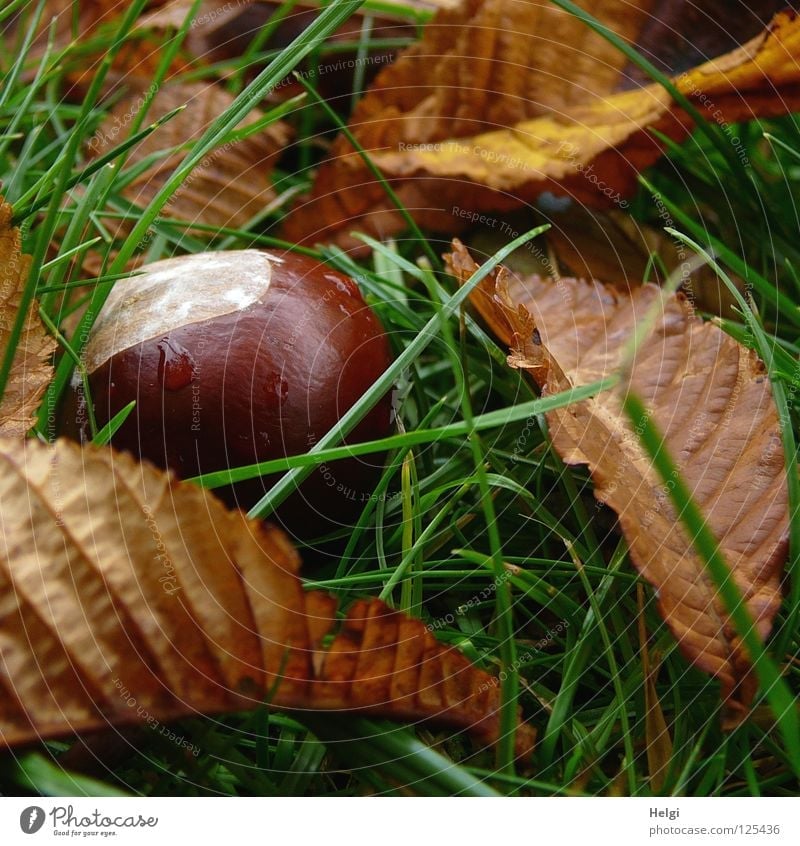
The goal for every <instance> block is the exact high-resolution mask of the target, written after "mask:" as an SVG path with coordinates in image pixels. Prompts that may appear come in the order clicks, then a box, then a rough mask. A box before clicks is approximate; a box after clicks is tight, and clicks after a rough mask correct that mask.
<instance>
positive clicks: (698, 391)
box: [447, 241, 789, 723]
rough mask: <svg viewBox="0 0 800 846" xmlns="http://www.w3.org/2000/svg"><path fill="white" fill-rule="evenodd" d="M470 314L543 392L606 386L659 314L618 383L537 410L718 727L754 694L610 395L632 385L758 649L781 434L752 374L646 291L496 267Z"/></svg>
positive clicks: (705, 329) (656, 292)
mask: <svg viewBox="0 0 800 846" xmlns="http://www.w3.org/2000/svg"><path fill="white" fill-rule="evenodd" d="M454 245H455V246H454V251H453V253H452V254H450V255H449V256H448V257H447V261H448V265H449V268H450V271H451V272H452V273H453V274H454V275H455V276H456V278H458V279H459V280H460V281H462V282H463V281H464V280H465V279H467V278H468V277H469V275H470V274H471V273H472V272H473V271H474V270H475V268H476V265H475V263H474V262H473V260H472V258H471V257H470V255H469V254H468V253H467V251H466V250H465V249H464V248H463V246H462V245H461V244H460V243H459V242H458V241H456V242H454ZM473 302H474V303H475V306H476V307H477V309H478V311H479V312H480V314H481V315H482V316H483V318H484V319H485V320H486V322H487V323H488V324H489V326H490V327H491V329H492V330H493V331H494V332H495V334H496V335H497V336H498V337H499V338H500V339H501V340H502V341H504V342H505V343H507V344H508V345H510V347H511V356H510V357H509V364H510V365H511V366H513V367H517V368H521V369H523V370H525V371H527V372H528V373H529V374H530V375H531V376H532V377H533V378H534V380H535V381H536V382H537V383H538V385H539V386H540V387H541V390H542V393H543V394H553V393H557V392H559V391H562V390H565V389H567V388H569V387H571V386H574V385H581V384H586V383H589V382H593V381H595V380H597V379H601V378H604V377H607V376H610V375H612V374H613V373H614V372H616V370H617V368H618V366H619V364H620V361H621V357H622V354H623V350H624V348H625V345H626V344H627V343H628V341H629V339H630V338H631V337H633V336H634V333H636V331H637V325H638V323H639V321H640V320H641V319H642V318H643V317H644V315H645V314H646V313H647V312H648V310H649V309H650V308H651V307H653V306H658V307H659V308H660V311H659V316H658V320H657V323H656V325H655V328H654V329H653V331H652V332H651V333H650V334H649V335H648V336H647V337H646V338H645V339H643V341H642V344H641V346H640V348H639V350H638V352H637V354H636V359H635V361H634V364H633V367H632V370H631V375H630V379H629V383H628V385H624V384H623V385H620V386H619V387H617V388H615V389H613V390H610V391H606V392H605V393H602V394H600V395H598V396H597V397H594V398H592V399H590V400H586V401H584V402H580V403H576V404H574V405H571V406H569V407H567V408H562V409H558V410H556V411H552V412H550V413H549V414H548V415H547V421H548V427H549V432H550V437H551V439H552V442H553V445H554V447H555V449H556V451H557V452H558V453H559V455H560V456H561V457H562V458H563V459H564V461H565V462H566V463H567V464H586V465H588V467H589V470H590V472H591V474H592V478H593V480H594V485H595V496H596V497H597V499H598V500H600V501H601V502H603V503H605V504H606V505H608V506H609V507H610V508H612V509H613V510H614V511H615V512H616V513H617V514H618V516H619V521H620V525H621V527H622V531H623V532H624V534H625V538H626V539H627V541H628V545H629V547H630V553H631V558H632V560H633V562H634V564H635V565H636V567H637V568H638V570H639V571H640V572H641V574H642V575H643V576H644V577H645V578H646V579H647V580H648V581H649V582H650V583H651V584H652V585H653V587H654V588H655V591H656V596H657V598H658V607H659V610H660V613H661V615H662V617H663V618H664V620H665V621H666V623H667V625H668V626H669V627H670V629H671V630H672V632H673V634H674V635H675V637H676V638H677V641H678V643H679V645H680V648H681V650H682V652H683V653H684V655H686V657H687V658H688V659H689V660H690V661H691V662H692V663H693V664H695V665H696V666H697V667H699V668H700V669H702V670H704V671H705V672H707V673H710V674H712V675H714V676H716V677H717V678H718V679H719V681H720V683H721V687H722V695H723V697H724V699H725V700H726V703H727V705H728V706H729V722H731V723H732V722H735V721H736V720H737V719H740V718H741V717H742V716H743V715H744V714H745V713H746V710H747V706H748V704H749V703H750V701H751V700H752V698H753V695H754V692H755V687H756V681H755V678H754V676H753V674H752V672H751V667H750V662H749V660H748V656H747V654H746V652H745V650H744V648H743V646H742V643H741V640H740V638H739V637H738V635H737V634H736V632H735V629H734V627H733V625H732V623H731V622H730V620H729V618H728V615H727V613H726V611H725V606H724V603H723V602H722V600H721V598H720V597H719V595H718V593H717V590H716V587H715V585H714V582H713V580H712V578H711V576H710V575H709V574H708V573H707V572H706V571H705V568H704V565H703V563H702V560H701V559H700V558H699V557H698V555H697V554H696V553H695V551H694V548H693V546H692V542H691V540H690V538H689V537H688V535H687V533H686V531H685V530H684V528H683V525H682V523H681V521H680V519H679V517H678V516H677V515H676V513H675V512H674V509H673V507H672V504H671V501H670V499H669V490H668V488H667V485H665V484H662V482H661V480H660V478H659V476H658V475H657V473H656V471H655V470H654V468H653V467H652V464H651V462H650V460H649V458H648V456H647V454H646V453H645V451H644V450H643V448H642V447H641V445H640V442H639V438H638V437H637V434H636V432H635V431H634V429H633V427H632V426H631V424H630V422H629V420H628V418H627V416H626V415H625V413H624V412H623V410H622V404H621V399H622V396H623V394H622V391H624V390H627V389H628V388H630V390H633V391H635V392H636V393H637V394H638V395H639V396H640V397H641V398H642V400H643V401H644V403H645V405H646V407H647V408H648V410H649V413H650V414H651V416H652V420H653V422H654V423H655V424H656V426H657V427H658V429H659V430H660V431H661V432H662V433H663V436H664V438H665V443H666V446H667V449H668V450H669V452H670V454H671V456H672V457H673V459H674V460H675V462H676V464H677V466H678V469H679V471H680V473H681V474H682V476H683V478H684V479H685V481H686V483H687V485H688V486H689V489H690V490H691V492H692V494H693V496H694V498H695V500H696V502H697V504H698V505H699V507H700V508H701V510H702V511H703V513H704V515H705V517H706V519H707V521H708V524H709V526H710V528H711V529H712V530H713V532H714V534H715V536H716V538H717V540H718V541H719V543H720V548H721V550H722V552H723V553H724V555H725V558H726V560H727V562H728V565H729V566H730V568H731V573H732V575H733V578H734V580H735V582H736V584H737V586H738V587H739V590H740V591H741V592H742V594H743V596H744V598H745V600H746V603H747V607H748V609H749V611H750V614H751V616H752V618H753V620H754V621H755V625H756V627H757V630H758V633H759V635H760V636H761V637H762V638H766V636H767V635H768V633H769V631H770V628H771V625H772V620H773V618H774V616H775V614H776V612H777V610H778V606H779V605H780V601H781V590H780V577H781V570H782V567H783V564H784V562H785V559H786V555H787V547H788V528H789V509H788V487H787V483H786V467H785V464H784V453H783V447H782V443H781V433H780V424H779V420H778V414H777V410H776V408H775V404H774V402H773V399H772V393H771V390H770V384H769V380H768V378H767V376H766V374H765V372H764V367H763V365H762V363H761V362H760V360H759V359H758V358H757V356H756V355H755V353H754V352H753V351H752V350H748V349H746V348H745V347H743V346H742V345H740V344H738V343H737V342H736V341H734V340H733V339H732V338H731V337H729V336H728V335H726V334H725V333H724V332H722V331H721V330H720V329H719V328H718V327H717V326H715V325H713V324H711V323H705V322H703V321H702V320H700V319H699V318H697V317H696V316H694V314H693V312H692V309H691V305H690V303H689V301H688V300H687V299H686V298H685V297H683V296H681V295H677V296H671V297H667V298H663V297H662V292H661V291H660V289H658V288H657V287H656V286H654V285H644V286H642V287H640V288H637V289H635V290H633V291H632V292H631V293H630V294H628V293H627V292H626V293H620V292H618V291H616V290H615V289H614V288H612V287H611V286H606V285H602V284H600V283H599V282H584V281H582V280H575V279H560V280H559V281H558V282H552V281H544V280H542V279H540V278H539V277H537V276H533V277H529V278H520V277H512V276H510V275H508V274H507V273H506V272H505V271H504V270H502V269H501V270H500V271H498V272H497V273H496V274H495V276H494V277H493V278H491V279H489V280H487V282H486V283H484V285H483V287H482V288H480V289H478V291H477V293H476V294H475V296H474V298H473Z"/></svg>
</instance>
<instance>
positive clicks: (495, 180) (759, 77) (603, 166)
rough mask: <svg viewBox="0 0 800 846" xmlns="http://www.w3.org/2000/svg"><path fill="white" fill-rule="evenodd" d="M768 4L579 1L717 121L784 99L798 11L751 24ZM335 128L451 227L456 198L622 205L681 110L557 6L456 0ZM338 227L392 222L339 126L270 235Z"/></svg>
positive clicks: (793, 103)
mask: <svg viewBox="0 0 800 846" xmlns="http://www.w3.org/2000/svg"><path fill="white" fill-rule="evenodd" d="M783 5H784V4H783V3H782V2H779V0H776V2H772V1H771V0H770V2H764V3H760V4H758V8H757V10H755V11H754V10H753V9H748V10H747V13H746V14H741V15H739V14H737V15H731V14H730V9H729V7H728V6H727V5H726V4H724V3H722V2H719V0H712V1H711V2H709V0H706V2H704V3H702V4H697V3H691V2H687V0H636V2H622V0H598V2H594V3H592V4H591V7H590V10H591V12H592V14H593V15H595V16H596V17H597V18H599V19H600V20H601V21H602V22H603V23H605V24H606V25H607V26H608V27H609V28H610V29H611V30H613V31H614V32H615V33H617V34H618V35H620V36H621V37H622V38H623V39H625V40H626V41H628V42H630V43H632V44H634V45H635V46H638V47H639V48H640V49H642V50H644V51H645V52H646V54H647V55H648V57H649V58H651V59H652V60H654V61H655V62H656V64H658V65H660V66H661V67H662V68H663V69H665V70H667V71H668V72H669V73H671V74H672V75H673V78H674V81H675V84H676V85H677V87H678V89H679V90H680V91H681V92H682V93H683V94H684V95H685V96H687V97H688V98H689V99H690V100H691V101H692V102H693V104H694V105H695V107H696V108H697V109H698V110H699V111H700V113H701V114H703V115H705V116H706V117H707V118H708V120H710V121H712V122H718V123H720V125H722V126H723V128H724V127H725V126H728V124H730V123H732V122H735V121H740V120H748V119H751V118H753V117H757V116H768V115H775V114H783V113H786V112H789V111H792V110H793V109H795V108H798V107H800V93H799V92H800V62H797V61H796V59H795V57H796V56H797V54H798V52H799V51H800V20H798V19H797V17H796V15H795V14H794V13H792V12H785V13H780V14H778V15H776V17H775V18H774V20H773V21H772V22H771V23H770V24H769V26H768V27H767V29H766V30H764V28H763V27H764V24H766V23H767V21H768V20H769V15H770V14H772V13H774V12H776V11H777V10H779V9H781V8H782V7H783ZM717 21H719V23H717ZM673 27H674V28H673ZM731 33H732V35H731ZM732 36H733V37H732ZM746 39H750V40H749V41H747V43H744V44H742V42H743V41H745V40H746ZM732 42H733V43H732ZM738 44H742V46H738ZM733 47H735V49H731V48H733ZM726 50H727V51H730V52H725V51H726ZM721 54H724V55H721ZM711 57H716V58H711ZM709 58H711V60H710V61H708V59H709ZM699 59H703V60H706V61H705V62H704V63H703V64H701V65H699V66H698V67H694V64H695V63H696V62H697V61H698V60H699ZM350 128H351V130H352V131H353V133H354V134H355V136H356V138H357V139H358V140H359V142H360V143H361V144H362V146H363V147H365V148H366V150H367V151H368V152H369V153H370V155H371V157H372V159H373V161H374V162H375V164H377V165H378V167H379V168H380V169H381V170H382V171H383V173H384V174H385V175H386V176H387V177H388V178H389V179H390V181H392V183H393V187H394V188H395V189H396V190H397V191H398V193H399V196H400V198H401V199H402V200H403V201H404V203H405V205H406V207H407V208H408V209H409V210H410V211H411V212H412V214H414V216H415V217H416V218H417V219H418V221H419V222H420V223H422V224H423V225H425V226H428V227H429V228H432V229H436V230H439V231H444V232H448V233H452V232H453V231H458V230H459V228H463V226H464V225H465V219H464V214H463V212H464V211H465V210H468V211H475V210H481V211H504V210H508V209H511V208H514V207H518V206H520V205H522V204H524V203H528V202H531V201H533V200H535V199H536V198H537V197H538V196H539V195H540V194H541V193H542V192H543V191H545V190H550V191H552V192H555V193H556V194H560V195H570V196H572V197H573V198H575V199H576V200H578V201H580V202H582V203H585V204H587V205H590V206H595V207H610V206H613V205H614V204H618V203H624V198H625V197H627V196H629V195H630V194H631V193H632V192H633V191H634V190H635V187H636V176H637V173H638V172H639V171H640V170H641V169H643V168H644V167H647V166H648V165H650V164H652V163H653V162H655V161H656V160H657V159H658V158H659V156H661V154H662V152H663V143H662V142H661V141H660V140H659V139H658V138H656V137H655V136H654V135H653V133H652V130H658V131H659V132H661V133H663V134H665V135H667V136H668V137H670V138H672V139H673V140H676V141H678V140H682V139H684V138H686V137H687V135H688V134H689V132H690V131H691V129H692V121H691V120H690V119H689V117H688V115H687V114H686V113H685V112H684V111H683V110H682V109H681V108H679V107H678V106H677V104H676V103H674V102H673V101H672V99H671V97H670V96H669V95H668V93H667V92H666V90H665V89H663V88H662V87H661V86H659V85H657V84H649V85H644V84H643V83H642V82H641V80H640V79H639V78H638V77H637V76H636V75H634V74H633V73H632V72H631V70H630V68H629V67H628V65H627V61H626V59H625V57H624V56H623V54H622V53H620V52H619V51H618V50H617V49H615V48H614V47H612V46H611V45H610V44H609V43H608V42H607V41H605V40H604V39H603V38H602V37H601V36H600V35H598V34H597V33H595V32H593V31H592V30H590V29H589V28H588V27H586V26H585V25H584V24H582V23H581V22H580V21H579V20H578V19H576V18H574V17H573V16H571V15H569V14H568V13H567V12H565V11H563V10H562V9H559V8H558V7H556V6H554V5H552V4H549V3H536V2H506V0H485V1H484V0H465V2H464V3H462V4H461V5H460V6H459V7H458V8H457V9H456V10H454V11H443V12H441V13H440V14H439V15H438V16H437V17H436V18H435V19H434V21H433V22H432V23H430V24H429V25H428V26H427V27H426V29H425V33H424V36H423V38H422V40H421V41H419V42H417V43H416V44H414V45H412V46H411V47H410V48H408V49H407V50H406V51H405V52H404V53H403V54H402V55H401V57H400V58H399V59H398V60H397V61H396V62H395V63H394V64H393V65H392V66H390V67H389V68H386V69H385V70H383V71H382V72H381V74H380V75H379V76H378V78H377V79H376V81H375V83H374V85H373V86H372V88H371V89H370V91H369V92H368V93H367V95H366V96H365V97H364V98H363V99H362V100H361V101H360V103H359V104H358V107H357V108H356V110H355V112H354V114H353V116H352V118H351V121H350ZM354 227H357V228H359V229H362V230H364V231H366V232H371V233H377V234H379V235H381V236H387V235H390V234H392V233H394V232H396V231H398V230H399V229H402V228H404V224H403V220H402V218H401V217H400V216H399V214H398V213H397V211H396V210H395V209H394V207H393V206H392V205H391V203H390V202H389V201H388V200H387V199H386V196H385V192H384V190H383V188H382V186H381V185H380V184H379V183H378V182H377V181H376V180H375V179H374V177H372V175H371V174H370V173H369V171H368V170H367V169H366V167H365V165H364V163H363V162H362V160H361V158H360V156H359V155H358V154H357V153H356V152H354V150H353V148H352V147H351V145H350V144H349V142H348V141H347V139H346V138H344V137H339V138H338V139H337V140H336V142H335V143H334V145H333V148H332V150H331V155H330V158H329V160H328V161H327V162H325V163H324V164H323V165H322V167H321V168H320V171H319V174H318V176H317V179H316V182H315V184H314V187H313V190H312V193H311V196H310V198H309V199H308V200H307V201H306V202H304V203H303V204H301V205H299V206H298V207H297V209H296V210H295V212H294V213H293V215H292V216H291V217H290V218H289V220H288V222H287V227H286V237H288V238H290V239H291V240H293V241H295V242H299V241H302V240H306V241H324V240H328V239H336V240H337V241H339V242H340V243H346V244H347V245H348V246H351V245H352V244H353V242H352V240H351V239H350V236H349V232H350V231H351V230H352V229H353V228H354Z"/></svg>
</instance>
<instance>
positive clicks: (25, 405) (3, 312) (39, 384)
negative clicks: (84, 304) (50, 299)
mask: <svg viewBox="0 0 800 846" xmlns="http://www.w3.org/2000/svg"><path fill="white" fill-rule="evenodd" d="M11 215H12V211H11V206H9V205H8V203H5V202H3V201H2V200H1V199H0V360H2V358H3V357H4V356H5V354H6V349H7V347H8V342H9V340H10V333H11V329H12V327H13V325H14V321H15V320H16V317H17V313H18V312H19V306H20V298H21V296H22V291H23V289H24V287H25V282H26V281H27V279H28V270H29V268H30V256H26V255H23V254H22V236H21V234H20V231H19V229H18V228H17V227H15V226H11ZM55 349H56V343H55V341H54V340H53V339H52V338H51V337H50V335H48V334H47V333H46V332H45V330H44V326H43V325H42V323H41V321H40V320H39V309H38V304H37V303H36V301H34V302H33V304H32V305H31V309H30V312H29V314H28V317H27V320H26V321H25V325H24V327H23V330H22V335H21V336H20V339H19V344H18V345H17V349H16V352H15V355H14V361H13V364H12V365H11V372H10V374H9V377H8V382H7V383H6V389H5V392H4V394H3V396H2V397H1V398H0V435H4V436H6V437H23V436H24V435H25V433H26V432H27V431H28V429H30V428H31V426H33V424H34V423H35V422H36V409H37V408H38V406H39V401H40V400H41V398H42V394H43V393H44V391H45V389H46V388H47V385H48V383H49V382H50V379H52V377H53V368H52V365H51V358H52V355H53V353H54V352H55Z"/></svg>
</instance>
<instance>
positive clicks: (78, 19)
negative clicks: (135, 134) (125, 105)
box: [6, 0, 189, 100]
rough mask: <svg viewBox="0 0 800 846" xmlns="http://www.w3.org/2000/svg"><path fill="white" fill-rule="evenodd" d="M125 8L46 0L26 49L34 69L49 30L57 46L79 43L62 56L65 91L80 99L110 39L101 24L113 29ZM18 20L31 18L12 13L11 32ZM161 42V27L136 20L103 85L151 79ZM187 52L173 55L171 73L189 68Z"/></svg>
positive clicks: (152, 1)
mask: <svg viewBox="0 0 800 846" xmlns="http://www.w3.org/2000/svg"><path fill="white" fill-rule="evenodd" d="M163 2H164V0H149V2H148V3H147V4H146V8H147V9H151V10H155V9H156V8H158V7H159V6H160V5H162V4H163ZM31 10H32V7H31ZM125 11H126V4H123V3H120V2H119V0H80V2H76V0H46V2H45V4H44V8H43V10H42V15H41V19H40V22H39V27H38V29H37V31H36V33H35V38H34V40H33V43H32V44H31V49H30V50H29V53H28V62H29V68H31V73H32V72H33V70H32V69H33V68H34V67H35V65H36V63H37V61H38V60H39V59H40V58H41V57H42V55H43V54H44V52H45V50H46V49H47V45H48V41H49V40H50V38H51V36H52V40H53V47H54V48H55V50H56V51H58V50H65V49H66V48H68V47H70V46H71V45H77V46H79V48H80V49H79V51H78V52H77V54H76V55H73V54H72V53H71V52H69V51H67V52H66V53H65V54H64V55H63V56H62V58H61V62H62V64H63V67H64V70H65V78H66V79H67V80H68V81H69V83H70V87H69V88H68V89H67V90H65V91H63V96H64V97H66V98H67V99H70V100H81V99H82V98H83V96H84V95H85V93H86V91H87V89H88V87H89V85H90V84H91V81H92V77H93V76H94V74H95V73H96V71H97V69H98V67H99V64H100V62H101V60H102V59H103V58H104V55H105V51H106V50H107V48H108V43H109V39H108V38H105V37H103V35H102V30H103V29H104V28H106V27H107V28H109V29H110V30H111V31H112V32H113V31H114V29H115V28H116V26H117V25H118V24H119V22H120V21H121V19H122V16H123V15H124V13H125ZM18 24H23V25H24V26H26V27H27V25H28V20H27V19H25V18H23V17H21V16H19V15H18V16H16V17H15V18H13V19H12V23H11V26H10V27H9V31H10V33H11V35H12V36H15V35H16V34H17V25H18ZM6 43H7V44H8V46H9V47H10V46H11V45H12V44H13V43H14V42H13V40H7V42H6ZM161 47H162V43H161V40H160V33H158V32H150V31H147V30H146V29H145V28H143V27H141V26H137V24H134V26H133V28H132V31H131V32H130V34H129V36H128V39H127V40H126V42H125V43H124V44H123V45H122V46H121V47H120V50H119V52H118V54H117V56H116V58H115V60H114V62H113V65H112V67H111V68H110V70H109V73H108V76H107V78H106V81H105V83H104V86H103V91H104V93H105V94H110V93H111V92H112V91H114V90H115V89H116V88H117V86H119V85H121V84H126V83H127V81H128V80H129V79H130V78H137V77H138V78H140V79H152V77H153V75H154V74H155V72H156V70H157V68H158V66H159V64H160V61H161V55H162V51H161ZM184 53H185V51H184ZM184 53H181V54H179V55H178V56H176V57H175V58H174V59H173V62H172V65H171V66H170V69H169V71H168V73H167V75H166V78H167V79H170V78H172V77H173V76H174V75H175V74H177V73H180V72H181V71H185V70H188V68H189V65H188V63H187V58H186V57H185V55H184Z"/></svg>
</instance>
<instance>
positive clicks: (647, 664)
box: [636, 583, 672, 793]
mask: <svg viewBox="0 0 800 846" xmlns="http://www.w3.org/2000/svg"><path fill="white" fill-rule="evenodd" d="M636 604H637V611H638V627H639V649H640V650H641V655H642V675H643V676H644V734H645V745H646V749H647V769H648V772H649V775H650V788H651V790H652V791H653V793H661V791H662V790H663V788H664V782H665V781H666V778H667V773H668V771H669V764H670V761H671V760H672V737H671V735H670V733H669V727H668V726H667V721H666V718H665V717H664V710H663V709H662V707H661V700H660V699H659V698H658V690H657V688H656V677H657V676H658V669H659V665H660V663H661V658H660V656H659V655H658V653H655V654H654V655H652V656H651V654H650V645H649V643H648V640H647V625H646V623H645V618H644V588H643V587H642V585H641V583H640V584H638V585H636Z"/></svg>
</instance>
